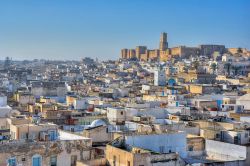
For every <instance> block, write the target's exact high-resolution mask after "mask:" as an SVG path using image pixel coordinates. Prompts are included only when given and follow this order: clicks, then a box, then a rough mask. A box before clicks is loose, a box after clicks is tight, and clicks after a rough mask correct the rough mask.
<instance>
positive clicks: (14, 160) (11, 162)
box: [8, 157, 16, 166]
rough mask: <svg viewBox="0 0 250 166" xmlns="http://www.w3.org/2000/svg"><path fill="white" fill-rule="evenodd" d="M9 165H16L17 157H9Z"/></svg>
mask: <svg viewBox="0 0 250 166" xmlns="http://www.w3.org/2000/svg"><path fill="white" fill-rule="evenodd" d="M8 166H16V158H15V157H12V158H9V159H8Z"/></svg>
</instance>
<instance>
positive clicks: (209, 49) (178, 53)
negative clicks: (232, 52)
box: [121, 32, 228, 61]
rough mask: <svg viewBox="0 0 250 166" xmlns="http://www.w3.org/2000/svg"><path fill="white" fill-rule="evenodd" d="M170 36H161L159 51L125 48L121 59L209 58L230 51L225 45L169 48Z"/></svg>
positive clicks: (140, 47)
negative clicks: (214, 54) (215, 53)
mask: <svg viewBox="0 0 250 166" xmlns="http://www.w3.org/2000/svg"><path fill="white" fill-rule="evenodd" d="M167 38H168V34H167V33H165V32H163V33H161V36H160V44H159V49H153V50H149V49H147V46H137V47H136V48H135V49H127V48H124V49H122V50H121V58H123V59H132V58H136V59H138V60H140V61H168V60H170V59H171V58H172V57H175V58H177V57H179V58H188V57H190V56H208V57H210V56H211V55H212V54H213V53H214V52H218V53H220V54H223V53H225V52H227V51H228V50H227V49H226V48H225V46H224V45H210V44H209V45H207V44H206V45H199V46H197V47H187V46H177V47H172V48H169V47H168V40H167Z"/></svg>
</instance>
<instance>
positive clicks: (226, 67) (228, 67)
mask: <svg viewBox="0 0 250 166" xmlns="http://www.w3.org/2000/svg"><path fill="white" fill-rule="evenodd" d="M231 66H232V65H231V63H228V62H227V63H225V64H224V69H225V70H226V71H227V75H228V76H229V75H230V71H231Z"/></svg>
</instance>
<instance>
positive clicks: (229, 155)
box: [205, 140, 247, 161]
mask: <svg viewBox="0 0 250 166" xmlns="http://www.w3.org/2000/svg"><path fill="white" fill-rule="evenodd" d="M205 147H206V153H207V155H208V156H210V157H214V159H220V160H228V161H232V160H244V159H246V157H247V148H246V147H245V146H240V145H235V144H229V143H225V142H219V141H214V140H206V144H205Z"/></svg>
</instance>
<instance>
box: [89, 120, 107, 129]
mask: <svg viewBox="0 0 250 166" xmlns="http://www.w3.org/2000/svg"><path fill="white" fill-rule="evenodd" d="M96 126H107V124H106V123H105V122H104V121H103V120H101V119H97V120H94V121H93V122H92V123H91V125H90V127H96Z"/></svg>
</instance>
